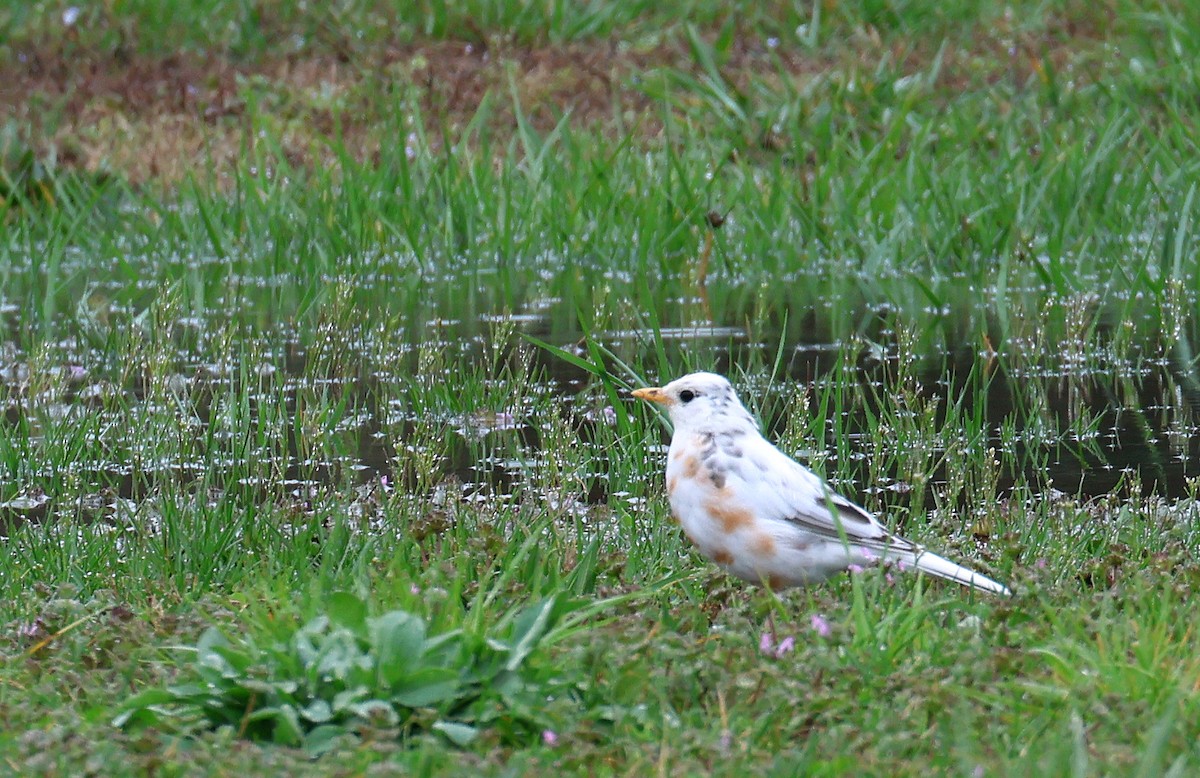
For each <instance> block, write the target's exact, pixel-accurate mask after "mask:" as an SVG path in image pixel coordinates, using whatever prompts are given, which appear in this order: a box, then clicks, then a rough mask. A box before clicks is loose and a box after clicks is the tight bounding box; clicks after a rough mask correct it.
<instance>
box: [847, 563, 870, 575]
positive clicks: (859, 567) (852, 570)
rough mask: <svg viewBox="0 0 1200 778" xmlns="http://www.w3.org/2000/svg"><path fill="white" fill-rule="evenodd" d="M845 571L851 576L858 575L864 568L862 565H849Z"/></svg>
mask: <svg viewBox="0 0 1200 778" xmlns="http://www.w3.org/2000/svg"><path fill="white" fill-rule="evenodd" d="M846 569H847V570H849V571H850V574H851V575H858V574H859V573H861V572H862V571H863V570H865V569H866V568H864V567H863V566H862V565H850V566H848V567H847V568H846Z"/></svg>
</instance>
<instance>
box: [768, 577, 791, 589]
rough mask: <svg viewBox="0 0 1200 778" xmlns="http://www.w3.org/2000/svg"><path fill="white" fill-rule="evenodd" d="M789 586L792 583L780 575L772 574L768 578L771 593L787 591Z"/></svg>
mask: <svg viewBox="0 0 1200 778" xmlns="http://www.w3.org/2000/svg"><path fill="white" fill-rule="evenodd" d="M789 586H791V582H790V581H788V579H786V578H784V577H783V576H782V575H779V574H778V573H771V574H770V575H768V576H767V588H768V589H770V590H771V591H775V592H777V591H779V590H780V589H786V588H788V587H789Z"/></svg>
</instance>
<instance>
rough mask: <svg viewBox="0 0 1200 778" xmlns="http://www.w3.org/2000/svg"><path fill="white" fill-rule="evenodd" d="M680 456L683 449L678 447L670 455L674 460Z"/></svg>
mask: <svg viewBox="0 0 1200 778" xmlns="http://www.w3.org/2000/svg"><path fill="white" fill-rule="evenodd" d="M682 457H683V449H679V450H678V451H676V452H675V453H674V454H672V455H671V459H674V460H676V461H678V460H680V459H681V458H682Z"/></svg>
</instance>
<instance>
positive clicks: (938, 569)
mask: <svg viewBox="0 0 1200 778" xmlns="http://www.w3.org/2000/svg"><path fill="white" fill-rule="evenodd" d="M913 564H914V565H916V567H917V569H918V570H921V571H923V572H926V573H929V574H930V575H936V576H937V577H938V578H945V579H946V580H948V581H958V582H959V583H960V584H963V585H965V586H970V587H972V588H974V589H979V590H980V591H984V592H993V593H995V594H1003V595H1004V596H1006V597H1007V596H1009V595H1011V594H1012V592H1011V591H1010V590H1009V588H1008V587H1007V586H1005V585H1004V584H1002V583H999V582H998V581H993V580H992V579H991V578H988V577H987V576H986V575H980V574H979V573H976V572H975V571H973V570H968V569H967V568H965V567H963V566H962V565H956V564H955V563H953V562H951V561H950V560H949V559H945V558H943V557H940V556H938V555H937V554H933V553H930V552H928V551H918V552H917V553H916V554H915V555H914V559H913Z"/></svg>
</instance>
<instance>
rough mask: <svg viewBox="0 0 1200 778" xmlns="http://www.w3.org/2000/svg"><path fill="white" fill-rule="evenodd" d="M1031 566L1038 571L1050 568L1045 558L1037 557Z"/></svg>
mask: <svg viewBox="0 0 1200 778" xmlns="http://www.w3.org/2000/svg"><path fill="white" fill-rule="evenodd" d="M1033 566H1034V567H1036V568H1037V569H1038V570H1045V569H1046V568H1047V567H1049V566H1050V563H1049V562H1047V561H1046V558H1045V557H1038V559H1037V560H1035V561H1034V563H1033Z"/></svg>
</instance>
